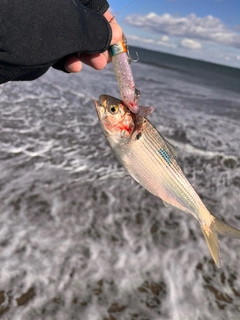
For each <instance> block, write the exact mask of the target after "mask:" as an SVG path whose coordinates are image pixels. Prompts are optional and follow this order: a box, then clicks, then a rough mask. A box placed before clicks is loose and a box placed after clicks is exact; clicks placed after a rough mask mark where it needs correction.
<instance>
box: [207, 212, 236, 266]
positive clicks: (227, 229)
mask: <svg viewBox="0 0 240 320" xmlns="http://www.w3.org/2000/svg"><path fill="white" fill-rule="evenodd" d="M201 229H202V232H203V234H204V237H205V239H206V241H207V245H208V248H209V250H210V252H211V255H212V257H213V260H214V262H215V263H216V265H217V266H218V267H219V268H220V267H221V257H220V250H219V243H218V236H217V234H220V235H224V236H228V237H230V238H234V239H240V230H238V229H236V228H234V227H231V226H230V225H228V224H227V223H225V222H224V221H222V220H220V219H218V218H216V217H213V220H212V223H211V224H210V227H207V228H206V226H204V225H201Z"/></svg>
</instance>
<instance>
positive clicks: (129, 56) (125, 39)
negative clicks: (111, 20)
mask: <svg viewBox="0 0 240 320" xmlns="http://www.w3.org/2000/svg"><path fill="white" fill-rule="evenodd" d="M123 42H124V44H125V47H126V53H127V56H128V62H129V64H131V62H138V60H139V55H138V53H137V52H136V56H137V59H133V58H132V57H131V55H130V52H129V47H128V43H127V38H126V36H125V34H124V33H123Z"/></svg>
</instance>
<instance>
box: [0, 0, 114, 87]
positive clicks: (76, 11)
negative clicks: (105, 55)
mask: <svg viewBox="0 0 240 320" xmlns="http://www.w3.org/2000/svg"><path fill="white" fill-rule="evenodd" d="M107 9H108V3H107V2H106V1H105V0H82V1H81V0H39V1H35V0H21V1H19V0H11V1H9V0H1V1H0V26H1V27H0V83H3V82H7V81H10V80H33V79H36V78H38V77H40V76H41V75H42V74H44V73H45V72H46V71H47V70H48V69H49V67H51V66H53V65H55V66H56V68H58V69H63V68H62V66H61V61H63V57H66V56H68V55H69V54H72V53H75V52H85V53H90V54H91V53H99V52H103V51H105V50H107V49H108V47H109V44H110V42H111V36H112V34H111V28H110V26H109V23H108V22H107V20H106V19H105V18H104V17H103V15H102V14H103V13H104V12H105V11H106V10H107Z"/></svg>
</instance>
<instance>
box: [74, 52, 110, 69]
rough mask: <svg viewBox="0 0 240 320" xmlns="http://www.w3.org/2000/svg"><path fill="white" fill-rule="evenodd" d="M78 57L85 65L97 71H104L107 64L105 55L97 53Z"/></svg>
mask: <svg viewBox="0 0 240 320" xmlns="http://www.w3.org/2000/svg"><path fill="white" fill-rule="evenodd" d="M78 57H79V59H80V60H81V61H82V62H83V63H85V64H87V65H88V66H90V67H92V68H94V69H96V70H101V69H104V68H105V67H106V64H107V58H106V56H105V55H104V54H103V53H96V54H87V53H80V54H79V55H78Z"/></svg>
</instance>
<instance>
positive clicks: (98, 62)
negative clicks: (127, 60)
mask: <svg viewBox="0 0 240 320" xmlns="http://www.w3.org/2000/svg"><path fill="white" fill-rule="evenodd" d="M104 17H105V18H106V19H107V21H109V23H110V26H111V28H112V41H111V43H110V45H113V44H115V43H117V42H118V41H120V40H121V39H122V29H121V27H120V26H119V25H118V24H117V22H116V20H115V19H114V18H113V15H112V14H111V13H110V11H109V10H107V11H106V12H105V13H104ZM109 62H111V57H110V55H109V52H108V51H105V52H103V53H96V54H87V53H78V55H77V56H76V55H70V56H69V57H68V58H67V59H66V61H65V64H64V67H65V69H66V70H67V71H68V72H72V73H76V72H79V71H81V69H82V63H85V64H87V65H89V66H90V67H92V68H94V69H96V70H101V69H103V68H105V67H106V64H107V63H109Z"/></svg>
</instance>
